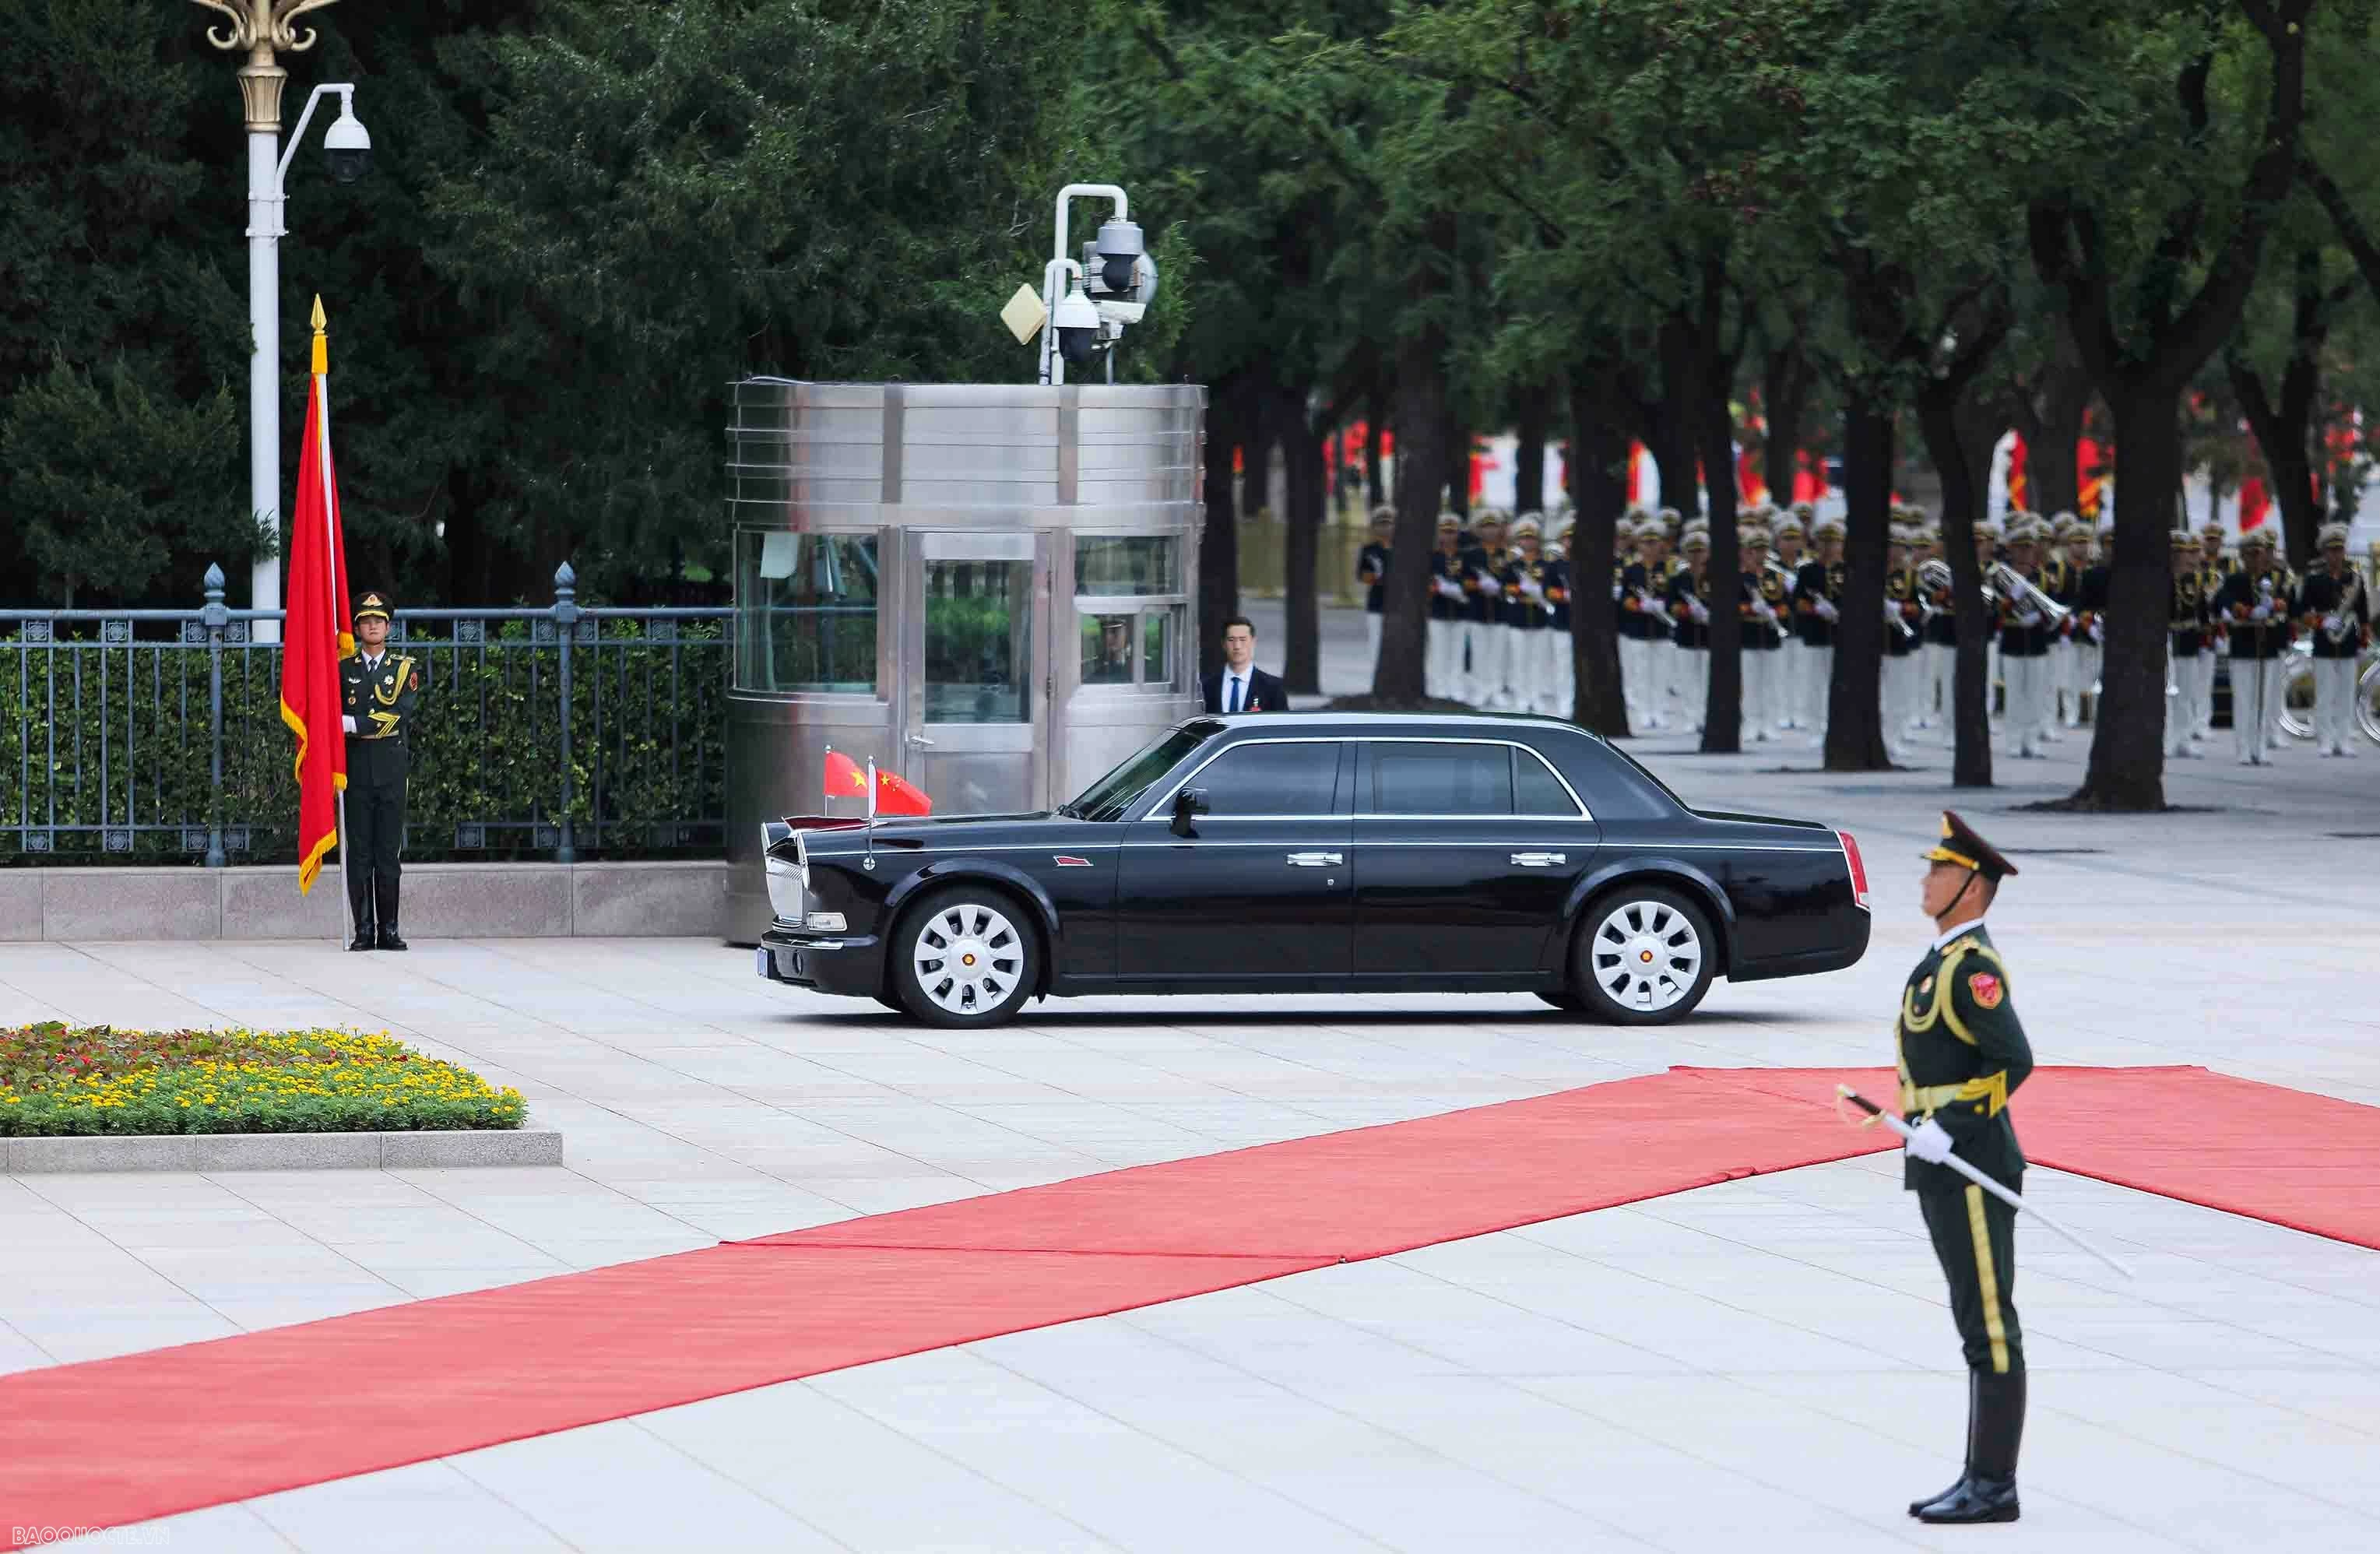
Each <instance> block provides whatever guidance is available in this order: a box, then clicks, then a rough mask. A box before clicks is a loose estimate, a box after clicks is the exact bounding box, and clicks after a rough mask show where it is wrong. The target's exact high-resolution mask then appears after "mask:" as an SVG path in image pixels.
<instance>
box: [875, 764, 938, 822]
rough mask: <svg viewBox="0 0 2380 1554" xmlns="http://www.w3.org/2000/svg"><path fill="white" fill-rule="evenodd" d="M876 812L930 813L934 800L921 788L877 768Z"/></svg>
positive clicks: (883, 813) (896, 813) (897, 813)
mask: <svg viewBox="0 0 2380 1554" xmlns="http://www.w3.org/2000/svg"><path fill="white" fill-rule="evenodd" d="M876 812H877V813H878V814H880V815H930V814H932V813H933V812H934V801H933V800H932V799H930V798H928V797H927V796H926V792H925V790H924V789H923V788H920V787H917V785H916V784H914V783H908V782H905V781H904V780H903V779H901V778H898V777H895V776H893V775H892V773H891V772H889V771H882V770H879V771H877V773H876Z"/></svg>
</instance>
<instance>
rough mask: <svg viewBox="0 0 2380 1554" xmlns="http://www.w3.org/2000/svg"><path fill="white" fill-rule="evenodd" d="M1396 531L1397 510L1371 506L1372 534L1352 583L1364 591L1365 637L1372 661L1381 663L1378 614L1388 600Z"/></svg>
mask: <svg viewBox="0 0 2380 1554" xmlns="http://www.w3.org/2000/svg"><path fill="white" fill-rule="evenodd" d="M1396 532H1397V510H1396V509H1395V508H1393V507H1389V506H1380V507H1375V508H1373V509H1372V537H1371V538H1370V539H1369V540H1366V541H1365V542H1364V549H1363V551H1362V552H1361V553H1360V554H1358V555H1357V556H1356V558H1355V582H1356V585H1357V586H1358V587H1360V588H1361V589H1363V590H1364V640H1365V641H1366V643H1367V644H1369V646H1370V648H1371V657H1372V662H1374V663H1378V662H1380V616H1381V612H1382V611H1383V609H1384V608H1385V607H1386V605H1387V603H1388V597H1389V589H1388V579H1389V541H1390V540H1391V539H1393V538H1395V536H1396Z"/></svg>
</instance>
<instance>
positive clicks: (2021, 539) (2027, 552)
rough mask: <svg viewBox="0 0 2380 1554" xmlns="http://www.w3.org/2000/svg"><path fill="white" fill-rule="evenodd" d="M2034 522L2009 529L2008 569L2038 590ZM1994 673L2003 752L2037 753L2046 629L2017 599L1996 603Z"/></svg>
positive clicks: (2044, 715)
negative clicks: (2003, 699)
mask: <svg viewBox="0 0 2380 1554" xmlns="http://www.w3.org/2000/svg"><path fill="white" fill-rule="evenodd" d="M2037 523H2038V520H2037V519H2035V518H2034V516H2032V515H2031V514H2027V515H2025V516H2023V517H2022V518H2020V519H2019V520H2018V521H2017V522H2016V523H2015V524H2012V525H2010V528H2009V565H2010V566H2011V567H2012V568H2014V569H2015V570H2016V571H2017V573H2018V574H2019V575H2021V576H2022V577H2024V579H2025V580H2026V581H2027V582H2030V583H2032V584H2034V586H2035V587H2038V586H2039V585H2040V583H2041V569H2040V567H2039V565H2036V563H2035V562H2034V546H2035V545H2036V544H2037V543H2038V542H2039V541H2040V540H2041V539H2042V537H2043V535H2042V530H2041V529H2040V528H2038V527H2036V525H2037ZM1998 611H1999V628H2000V671H2001V673H2002V674H2006V675H2007V676H2008V739H2009V753H2010V755H2012V756H2015V757H2016V758H2017V759H2020V760H2032V759H2034V758H2036V757H2038V756H2039V755H2040V754H2041V733H2042V724H2043V723H2045V722H2047V720H2048V712H2049V624H2048V622H2047V621H2046V620H2044V619H2043V618H2042V614H2041V612H2039V611H2038V610H2034V609H2033V608H2031V607H2030V606H2029V605H2027V604H2026V603H2025V602H2024V601H2022V600H2016V599H2008V598H2000V599H1999V600H1998Z"/></svg>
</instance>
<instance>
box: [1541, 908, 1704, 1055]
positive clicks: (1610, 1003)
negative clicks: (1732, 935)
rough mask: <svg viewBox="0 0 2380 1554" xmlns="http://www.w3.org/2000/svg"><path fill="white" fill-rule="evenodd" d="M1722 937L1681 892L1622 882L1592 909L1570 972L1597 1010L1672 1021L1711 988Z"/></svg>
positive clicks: (1637, 1022) (1627, 1019)
mask: <svg viewBox="0 0 2380 1554" xmlns="http://www.w3.org/2000/svg"><path fill="white" fill-rule="evenodd" d="M1717 944H1718V941H1717V939H1716V937H1715V936H1714V935H1713V934H1712V933H1711V929H1710V919H1709V918H1707V917H1705V916H1704V915H1703V912H1702V909H1701V908H1700V907H1698V906H1696V905H1694V904H1693V903H1692V902H1690V901H1688V900H1686V899H1685V898H1684V897H1683V896H1681V895H1679V894H1677V893H1676V892H1671V891H1664V890H1655V889H1651V888H1649V887H1648V888H1641V889H1633V890H1632V889H1625V888H1623V889H1621V890H1620V891H1618V892H1614V893H1612V894H1610V895H1608V896H1606V897H1604V898H1603V899H1602V900H1601V901H1598V902H1596V903H1594V904H1592V905H1590V906H1589V907H1588V908H1587V911H1586V921H1585V927H1584V929H1583V930H1582V931H1581V932H1580V934H1579V936H1578V948H1577V950H1576V952H1575V953H1574V958H1573V963H1572V968H1571V975H1572V977H1573V982H1574V983H1575V985H1576V986H1577V988H1578V989H1579V991H1580V992H1581V993H1582V994H1584V995H1585V999H1586V1002H1587V1007H1588V1008H1589V1010H1590V1011H1591V1012H1593V1013H1594V1014H1597V1015H1598V1016H1599V1017H1601V1018H1603V1019H1606V1020H1609V1021H1612V1022H1614V1023H1616V1024H1619V1025H1627V1026H1658V1025H1667V1024H1668V1023H1670V1021H1672V1020H1682V1019H1684V1018H1685V1017H1686V1015H1687V1014H1690V1013H1692V1012H1693V1010H1694V1005H1696V1004H1698V1003H1700V1002H1702V1001H1703V995H1704V994H1705V993H1706V992H1708V991H1709V990H1710V984H1711V975H1712V973H1713V971H1714V970H1715V969H1716V967H1715V965H1713V961H1714V959H1715V955H1714V952H1715V950H1716V948H1717Z"/></svg>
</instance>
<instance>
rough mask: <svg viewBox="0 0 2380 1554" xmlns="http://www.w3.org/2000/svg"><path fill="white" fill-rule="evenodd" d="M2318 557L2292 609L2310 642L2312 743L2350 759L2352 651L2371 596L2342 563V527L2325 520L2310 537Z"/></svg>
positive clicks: (2359, 646)
mask: <svg viewBox="0 0 2380 1554" xmlns="http://www.w3.org/2000/svg"><path fill="white" fill-rule="evenodd" d="M2315 543H2316V545H2317V546H2318V548H2319V549H2320V550H2321V552H2322V561H2321V563H2320V564H2319V565H2316V566H2315V567H2314V569H2313V571H2311V572H2309V573H2307V574H2306V575H2305V579H2304V580H2303V581H2302V582H2301V583H2299V584H2298V593H2297V613H2298V621H2299V624H2300V625H2302V626H2303V627H2304V628H2305V630H2306V632H2307V633H2308V635H2309V636H2311V637H2312V638H2313V726H2314V743H2315V745H2316V746H2318V747H2320V749H2321V753H2322V754H2324V755H2325V756H2338V757H2343V758H2347V759H2353V757H2354V755H2355V751H2354V750H2353V749H2352V748H2350V747H2349V745H2348V743H2347V742H2348V739H2349V737H2350V735H2353V733H2354V732H2355V671H2356V667H2357V664H2356V655H2357V654H2359V653H2361V652H2362V650H2363V643H2364V638H2365V635H2366V632H2365V627H2366V625H2368V624H2369V623H2370V621H2371V619H2372V600H2371V595H2370V593H2369V592H2368V591H2366V589H2364V587H2363V579H2362V578H2361V577H2357V576H2356V575H2355V568H2354V567H2352V566H2350V565H2348V563H2347V526H2346V525H2345V524H2339V523H2334V524H2325V525H2324V526H2323V527H2322V531H2321V532H2320V533H2319V534H2318V535H2316V536H2315Z"/></svg>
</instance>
